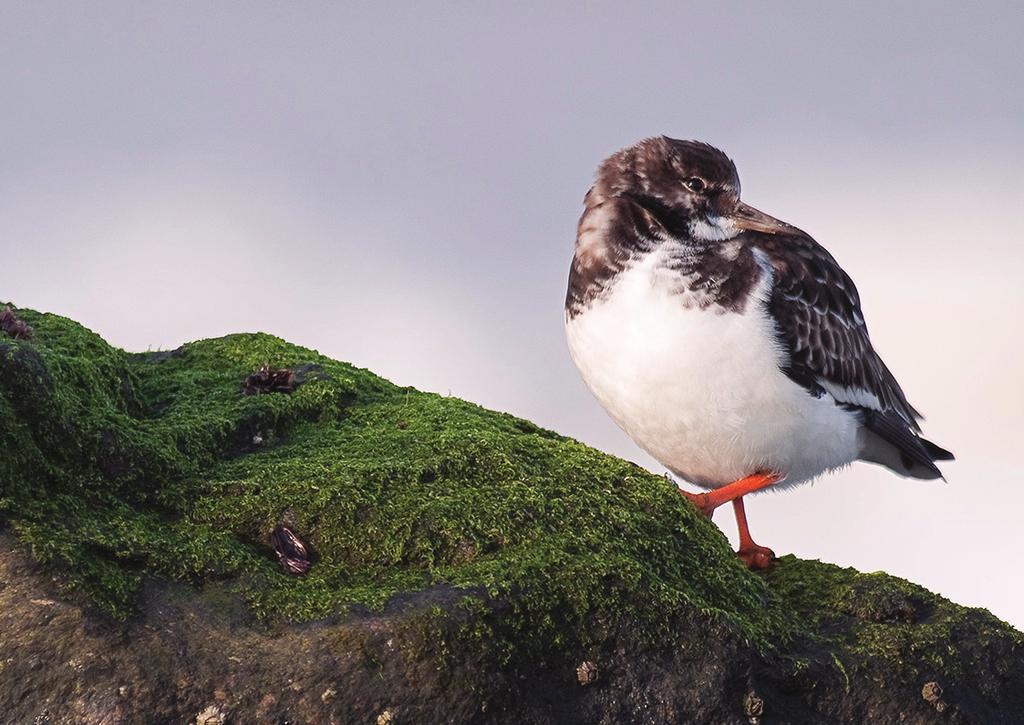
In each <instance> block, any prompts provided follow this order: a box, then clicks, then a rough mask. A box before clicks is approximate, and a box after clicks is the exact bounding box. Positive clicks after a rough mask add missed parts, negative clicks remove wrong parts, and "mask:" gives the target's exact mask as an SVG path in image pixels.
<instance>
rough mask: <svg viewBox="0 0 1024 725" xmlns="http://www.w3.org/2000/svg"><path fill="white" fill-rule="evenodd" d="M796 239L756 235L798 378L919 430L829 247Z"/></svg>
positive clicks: (804, 238)
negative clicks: (771, 275) (771, 277)
mask: <svg viewBox="0 0 1024 725" xmlns="http://www.w3.org/2000/svg"><path fill="white" fill-rule="evenodd" d="M794 232H795V233H794V234H785V235H780V234H773V235H758V239H757V240H756V242H755V244H754V246H755V247H756V248H757V249H759V250H761V252H762V253H763V254H764V256H765V258H766V259H767V261H768V262H770V263H771V265H772V268H773V270H774V272H775V279H774V285H773V288H772V295H771V298H770V299H769V302H768V309H769V312H770V313H771V315H772V317H774V318H775V322H776V324H777V325H778V328H779V333H780V334H781V337H782V340H783V342H784V343H785V345H786V349H787V352H789V356H790V360H791V363H790V364H791V366H792V368H793V372H794V373H795V374H801V375H803V376H804V379H805V380H807V381H808V382H810V381H813V382H815V383H817V384H818V385H819V386H822V387H824V388H825V389H826V390H827V391H828V392H829V393H830V394H831V395H832V396H833V397H834V398H836V400H838V401H840V402H843V403H850V404H853V405H857V406H858V407H864V408H870V409H873V410H878V411H880V412H888V411H892V412H894V413H896V414H897V415H899V416H900V417H901V418H903V419H904V420H905V421H906V422H907V423H908V424H909V425H910V426H912V427H913V428H914V429H915V430H917V429H918V426H917V419H918V418H920V417H921V416H920V414H919V413H918V412H917V411H916V410H914V408H913V407H912V406H911V405H910V403H909V402H907V398H906V395H904V393H903V390H902V389H901V388H900V385H899V383H898V382H896V378H895V377H893V374H892V373H891V372H890V371H889V368H887V367H886V366H885V363H883V362H882V359H881V358H880V357H879V356H878V354H877V353H876V352H875V350H874V348H873V347H872V345H871V339H870V338H869V337H868V328H867V326H866V325H865V324H864V316H863V314H862V313H861V308H860V295H859V294H858V293H857V287H856V286H855V285H854V284H853V280H852V279H850V276H849V275H848V274H846V272H844V271H843V269H842V267H840V266H839V264H838V263H837V262H836V260H835V259H834V258H833V257H832V255H831V254H829V253H828V252H827V251H826V250H825V248H824V247H822V246H821V245H820V244H818V243H817V242H815V241H814V240H813V239H812V238H811V237H809V236H807V235H806V234H803V233H801V232H799V231H798V230H794Z"/></svg>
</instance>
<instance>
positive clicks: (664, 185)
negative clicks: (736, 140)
mask: <svg viewBox="0 0 1024 725" xmlns="http://www.w3.org/2000/svg"><path fill="white" fill-rule="evenodd" d="M592 194H593V195H594V197H595V198H596V199H600V198H602V197H609V196H618V197H624V198H629V199H631V200H633V201H635V202H637V203H638V204H640V205H641V206H643V207H644V208H646V209H647V210H648V211H650V212H651V213H653V214H654V215H655V217H657V218H658V219H659V221H661V222H662V223H663V224H664V225H665V226H666V227H667V228H669V229H670V230H672V231H673V232H675V233H677V234H682V235H685V236H686V237H687V238H689V239H692V240H694V241H698V242H715V241H721V240H725V239H731V238H733V237H735V236H736V235H737V234H739V233H740V232H741V231H744V230H754V231H760V232H767V233H769V234H774V233H777V232H780V231H784V230H786V229H789V227H788V225H786V224H785V223H783V222H780V221H779V220H777V219H774V218H772V217H770V216H768V215H767V214H764V213H763V212H760V211H758V210H757V209H754V208H753V207H751V206H748V205H747V204H744V203H743V202H741V201H740V178H739V175H738V174H737V172H736V164H734V163H733V162H732V160H731V159H730V158H729V157H728V156H726V155H725V154H724V153H722V152H721V151H719V150H718V149H716V148H715V147H714V146H710V145H709V144H706V143H702V142H700V141H680V140H678V139H674V138H669V137H668V136H656V137H654V138H648V139H644V140H643V141H640V142H639V143H637V144H635V145H633V146H630V147H629V148H626V149H623V150H622V151H619V152H618V153H616V154H613V155H612V156H610V157H608V158H607V159H606V160H605V161H604V162H603V163H602V164H601V166H600V167H599V168H598V171H597V182H596V183H595V185H594V189H593V191H592Z"/></svg>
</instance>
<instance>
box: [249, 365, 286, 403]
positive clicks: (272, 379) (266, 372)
mask: <svg viewBox="0 0 1024 725" xmlns="http://www.w3.org/2000/svg"><path fill="white" fill-rule="evenodd" d="M293 390H295V372H294V371H293V370H291V369H290V368H272V367H270V365H267V364H266V363H264V364H263V365H262V366H261V367H260V369H259V370H257V371H256V372H254V373H253V374H252V375H249V376H248V377H247V378H246V379H245V382H244V383H242V392H244V393H245V394H246V395H258V394H259V393H290V392H292V391H293Z"/></svg>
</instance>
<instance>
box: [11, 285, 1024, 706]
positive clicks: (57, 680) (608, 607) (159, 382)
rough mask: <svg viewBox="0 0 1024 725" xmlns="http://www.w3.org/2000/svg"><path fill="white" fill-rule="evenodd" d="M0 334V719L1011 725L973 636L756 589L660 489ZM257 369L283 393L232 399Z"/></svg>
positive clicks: (231, 365)
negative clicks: (288, 538)
mask: <svg viewBox="0 0 1024 725" xmlns="http://www.w3.org/2000/svg"><path fill="white" fill-rule="evenodd" d="M0 307H2V305H0ZM16 313H17V315H18V319H19V320H23V321H24V323H25V324H26V325H29V326H31V328H32V330H33V334H32V336H31V338H24V339H23V338H19V339H15V338H11V337H8V338H6V339H0V451H2V456H0V722H4V723H7V722H10V723H46V722H54V723H58V722H59V723H65V722H66V723H183V722H209V723H220V722H229V723H231V722H233V723H263V722H268V723H331V722H336V723H349V722H369V723H396V724H397V723H433V722H453V723H462V722H480V723H489V722H509V723H622V722H642V723H675V722H678V723H690V722H698V723H699V722H706V723H836V722H842V723H866V722H870V723H875V722H878V723H896V722H903V723H1016V722H1024V640H1022V637H1021V634H1020V633H1019V632H1017V631H1016V630H1014V629H1013V628H1011V627H1009V626H1008V625H1006V624H1005V623H1002V622H1000V621H999V620H998V619H996V618H994V617H993V616H991V615H990V614H989V613H987V612H985V611H984V610H979V609H969V608H964V607H960V606H958V605H956V604H953V603H951V602H949V601H947V600H945V599H943V598H942V597H939V596H936V595H934V594H932V593H930V592H928V591H926V590H924V589H922V588H921V587H918V586H916V585H914V584H911V583H909V582H906V581H903V580H901V579H897V578H895V577H890V576H888V575H885V574H862V573H859V572H856V571H854V570H852V569H841V568H839V567H835V566H832V565H829V564H823V563H820V562H815V561H804V560H799V559H795V558H793V557H783V558H782V559H781V560H780V561H779V563H778V565H777V566H776V568H775V569H774V570H773V571H771V572H769V573H767V574H754V573H751V572H748V571H746V570H745V569H743V568H742V567H741V566H740V565H739V564H738V562H736V560H735V558H734V556H733V554H732V552H731V551H730V549H729V547H728V543H727V542H726V540H725V539H724V537H723V536H722V535H721V534H720V532H719V531H718V530H717V529H716V528H715V527H714V526H713V525H712V524H711V523H709V522H708V521H706V520H705V519H703V518H702V517H701V516H700V515H699V514H698V513H697V512H696V511H695V510H693V509H692V507H690V506H689V504H687V503H685V502H684V501H682V499H681V498H680V497H679V496H678V495H676V494H675V493H674V491H673V490H672V488H671V486H670V485H669V484H668V483H667V482H665V481H664V480H663V479H661V478H660V477H658V476H654V475H651V474H648V473H647V472H645V471H642V470H641V469H639V468H637V467H635V466H632V465H631V464H628V463H625V462H623V461H620V460H617V459H614V458H612V457H610V456H606V455H604V454H601V453H599V452H597V451H594V450H592V449H589V448H587V447H585V446H582V445H580V444H578V443H576V442H575V441H572V440H569V439H566V438H563V437H561V436H558V435H557V434H554V433H552V432H550V431H546V430H543V429H541V428H538V427H537V426H535V425H533V424H532V423H530V422H528V421H523V420H520V419H516V418H513V417H511V416H507V415H503V414H499V413H493V412H491V411H486V410H483V409H481V408H478V407H477V406H473V405H471V404H468V403H465V402H463V401H459V400H456V399H452V398H443V397H440V396H435V395H430V394H425V393H421V392H418V391H415V390H411V389H408V388H399V387H396V386H394V385H392V384H390V383H388V382H387V381H384V380H382V379H380V378H378V377H376V376H374V375H372V374H371V373H368V372H367V371H364V370H359V369H357V368H353V367H352V366H349V365H346V364H344V363H339V362H336V361H333V360H329V359H327V358H324V357H323V356H320V355H318V354H317V353H315V352H314V351H311V350H306V349H304V348H300V347H297V346H293V345H289V344H287V343H285V342H283V341H281V340H278V339H277V338H272V337H270V336H266V335H233V336H229V337H227V338H222V339H219V340H207V341H201V342H198V343H191V344H189V345H186V346H183V347H182V348H180V349H179V350H176V351H174V352H173V353H169V354H161V353H157V354H147V355H127V354H125V353H123V352H122V351H119V350H116V349H114V348H111V347H110V346H108V345H107V344H106V343H105V342H103V341H102V340H101V339H100V338H99V337H97V336H95V335H93V334H92V333H90V332H89V331H88V330H85V329H84V328H82V327H81V326H79V325H77V324H76V323H74V322H72V321H70V320H66V319H64V318H60V317H57V316H54V315H41V314H39V313H35V312H33V311H31V310H16ZM264 364H267V365H271V366H273V367H274V368H276V369H282V368H289V369H292V370H295V371H296V373H297V374H296V376H295V381H294V382H295V385H294V387H293V388H290V389H289V391H288V392H273V391H271V392H268V393H266V394H261V395H244V394H243V391H242V382H243V381H244V380H245V379H246V376H247V375H249V374H251V373H252V371H253V370H258V369H259V368H260V367H261V366H262V365H264ZM282 527H285V528H286V529H287V530H288V531H291V532H294V535H295V536H296V537H301V542H302V545H303V547H304V548H306V547H308V551H307V554H308V556H307V557H305V558H303V557H298V559H300V560H302V566H301V567H299V568H301V569H302V570H303V571H302V572H301V575H300V576H294V575H290V574H289V573H286V571H285V570H283V569H282V567H281V565H280V563H279V554H278V553H277V552H276V551H275V547H274V545H273V542H274V541H276V540H275V539H272V534H273V533H274V532H280V531H281V530H282ZM278 538H280V537H278ZM277 544H278V548H280V541H277ZM296 550H297V549H296ZM288 552H291V553H289V554H288V555H289V556H291V555H292V554H294V552H292V551H291V549H288ZM286 553H287V552H286ZM296 556H297V555H296ZM307 559H308V561H307ZM307 563H308V564H309V567H308V569H307V568H306V564H307ZM292 573H294V572H292Z"/></svg>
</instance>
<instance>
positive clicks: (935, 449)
mask: <svg viewBox="0 0 1024 725" xmlns="http://www.w3.org/2000/svg"><path fill="white" fill-rule="evenodd" d="M921 445H923V446H924V449H925V450H926V451H927V452H928V455H929V456H931V458H932V460H933V461H955V460H956V456H954V455H953V454H952V453H951V452H950V451H947V450H946V449H945V448H943V447H942V446H937V445H935V444H934V443H932V442H931V441H929V440H925V439H924V438H922V439H921Z"/></svg>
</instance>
